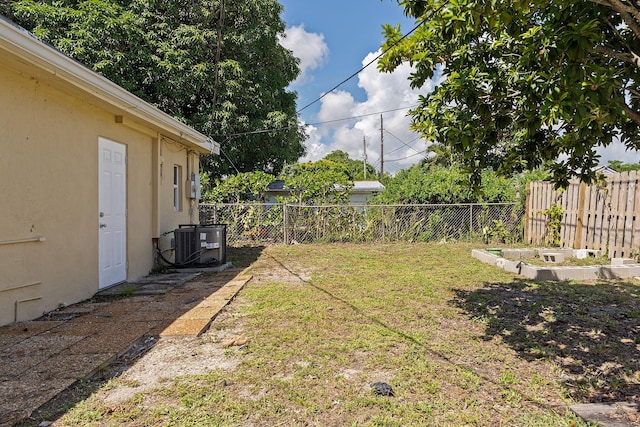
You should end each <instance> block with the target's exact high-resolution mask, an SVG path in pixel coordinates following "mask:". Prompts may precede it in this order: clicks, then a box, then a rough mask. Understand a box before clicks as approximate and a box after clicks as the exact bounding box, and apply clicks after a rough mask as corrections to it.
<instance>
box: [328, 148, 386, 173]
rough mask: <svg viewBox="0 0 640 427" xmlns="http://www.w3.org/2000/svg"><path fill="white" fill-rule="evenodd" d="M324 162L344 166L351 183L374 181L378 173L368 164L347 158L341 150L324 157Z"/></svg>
mask: <svg viewBox="0 0 640 427" xmlns="http://www.w3.org/2000/svg"><path fill="white" fill-rule="evenodd" d="M324 160H329V161H332V162H335V163H339V164H342V165H344V166H345V167H346V169H347V171H348V172H349V177H350V179H351V180H353V181H364V180H376V179H377V178H378V171H376V168H374V167H373V166H371V165H370V164H369V163H364V162H362V161H360V160H353V159H351V158H349V154H347V153H345V152H344V151H342V150H335V151H332V152H331V153H329V154H327V155H326V156H324ZM365 168H366V169H365ZM365 171H366V172H365Z"/></svg>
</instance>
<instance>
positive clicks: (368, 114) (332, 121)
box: [217, 104, 419, 138]
mask: <svg viewBox="0 0 640 427" xmlns="http://www.w3.org/2000/svg"><path fill="white" fill-rule="evenodd" d="M418 105H419V104H415V105H409V106H406V107H398V108H393V109H391V110H385V111H378V112H375V113H367V114H361V115H358V116H351V117H344V118H341V119H334V120H327V121H324V122H315V123H305V124H304V126H319V125H324V124H327V123H335V122H342V121H347V120H353V119H360V118H363V117H368V116H376V115H379V114H384V113H392V112H394V111H400V110H408V109H409V108H413V107H417V106H418ZM294 127H297V125H296V126H285V127H281V128H271V129H262V130H253V131H249V132H238V133H230V134H225V135H217V136H218V137H221V138H233V137H236V136H244V135H257V134H261V133H268V132H278V131H281V130H288V129H291V128H294Z"/></svg>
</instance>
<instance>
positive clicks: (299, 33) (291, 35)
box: [280, 25, 329, 84]
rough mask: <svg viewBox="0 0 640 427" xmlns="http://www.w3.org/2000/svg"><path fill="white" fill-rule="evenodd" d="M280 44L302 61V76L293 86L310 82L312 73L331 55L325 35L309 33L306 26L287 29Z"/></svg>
mask: <svg viewBox="0 0 640 427" xmlns="http://www.w3.org/2000/svg"><path fill="white" fill-rule="evenodd" d="M280 44H281V45H282V46H283V47H285V48H286V49H289V50H290V51H291V52H293V55H294V56H295V57H296V58H299V59H300V75H299V76H298V78H297V79H296V80H295V81H294V82H293V83H292V84H301V83H304V82H307V81H309V79H310V78H311V76H310V73H311V72H312V71H313V70H315V69H316V68H318V67H320V66H321V65H322V64H323V63H324V62H325V60H326V58H327V56H328V55H329V47H328V46H327V44H326V43H325V41H324V35H322V34H317V33H308V32H306V31H305V29H304V25H299V26H295V27H289V28H287V29H286V30H285V36H284V37H281V38H280Z"/></svg>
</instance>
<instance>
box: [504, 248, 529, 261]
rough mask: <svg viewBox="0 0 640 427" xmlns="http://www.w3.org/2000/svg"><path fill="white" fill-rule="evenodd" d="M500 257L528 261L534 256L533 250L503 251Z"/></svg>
mask: <svg viewBox="0 0 640 427" xmlns="http://www.w3.org/2000/svg"><path fill="white" fill-rule="evenodd" d="M502 256H503V257H504V258H507V259H529V258H533V257H535V256H536V251H534V250H533V249H503V250H502Z"/></svg>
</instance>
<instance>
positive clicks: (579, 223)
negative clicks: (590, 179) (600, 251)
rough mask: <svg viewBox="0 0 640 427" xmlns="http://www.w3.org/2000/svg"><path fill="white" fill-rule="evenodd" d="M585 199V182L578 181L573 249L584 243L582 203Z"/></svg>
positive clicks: (579, 247)
mask: <svg viewBox="0 0 640 427" xmlns="http://www.w3.org/2000/svg"><path fill="white" fill-rule="evenodd" d="M586 201H587V184H585V183H584V182H581V183H580V190H579V191H578V214H577V218H576V237H575V240H574V241H573V247H574V248H575V249H582V248H583V246H585V245H584V243H583V241H582V240H583V238H584V237H583V236H584V205H585V203H586Z"/></svg>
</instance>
